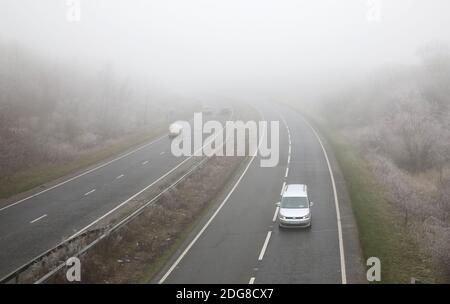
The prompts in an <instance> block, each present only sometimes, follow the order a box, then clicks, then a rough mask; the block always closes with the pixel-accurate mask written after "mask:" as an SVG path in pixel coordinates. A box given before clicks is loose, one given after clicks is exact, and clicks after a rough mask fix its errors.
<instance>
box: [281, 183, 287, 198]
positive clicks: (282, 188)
mask: <svg viewBox="0 0 450 304" xmlns="http://www.w3.org/2000/svg"><path fill="white" fill-rule="evenodd" d="M285 187H286V182H283V186H282V187H281V192H280V195H283V192H284V188H285Z"/></svg>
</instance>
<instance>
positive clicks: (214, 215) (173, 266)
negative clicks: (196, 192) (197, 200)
mask: <svg viewBox="0 0 450 304" xmlns="http://www.w3.org/2000/svg"><path fill="white" fill-rule="evenodd" d="M261 116H262V115H261ZM265 133H266V131H264V133H263V135H262V136H261V137H260V141H259V145H258V149H256V151H255V153H254V154H253V155H252V158H251V159H250V161H249V162H248V164H247V166H246V167H245V169H244V171H243V172H242V174H241V176H240V177H239V179H238V180H237V181H236V183H235V184H234V185H233V187H232V188H231V189H230V191H229V192H228V194H227V196H226V197H225V199H224V200H223V201H222V203H220V205H219V207H218V208H217V210H216V211H215V212H214V213H213V215H212V216H211V217H210V218H209V220H208V221H207V222H206V224H205V225H204V226H203V227H202V229H201V230H200V231H199V232H198V233H197V235H196V236H195V237H194V239H193V240H192V241H191V242H190V243H189V245H188V246H187V247H186V248H185V249H184V251H183V252H182V253H181V254H180V256H179V257H178V258H177V259H176V260H175V262H174V263H173V264H172V266H170V268H169V270H167V272H166V273H165V274H164V276H163V277H162V278H161V279H160V280H159V282H158V283H159V284H162V283H164V281H165V280H167V278H168V277H169V275H170V274H171V273H172V272H173V270H174V269H175V268H176V267H177V266H178V264H179V263H180V262H181V260H182V259H183V258H184V257H185V256H186V254H187V253H188V252H189V250H191V248H192V246H194V244H195V243H196V242H197V240H198V239H199V238H200V236H202V234H203V233H204V232H205V230H206V228H208V226H209V225H210V224H211V222H212V221H213V220H214V218H215V217H216V216H217V214H219V212H220V210H221V209H222V208H223V206H224V205H225V204H226V203H227V202H228V199H229V198H230V197H231V195H232V194H233V192H234V190H236V188H237V186H238V185H239V183H240V182H241V180H242V179H243V178H244V175H245V173H247V171H248V169H249V168H250V165H251V164H252V163H253V160H254V159H255V157H256V155H257V154H258V150H259V146H260V145H261V142H262V138H263V136H266V134H265Z"/></svg>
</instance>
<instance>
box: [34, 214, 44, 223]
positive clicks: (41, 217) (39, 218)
mask: <svg viewBox="0 0 450 304" xmlns="http://www.w3.org/2000/svg"><path fill="white" fill-rule="evenodd" d="M46 216H47V214H44V215H42V216H40V217H38V218H37V219H34V220H32V221H31V222H30V224H34V223H36V222H37V221H40V220H42V219H43V218H44V217H46Z"/></svg>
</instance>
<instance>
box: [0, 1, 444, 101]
mask: <svg viewBox="0 0 450 304" xmlns="http://www.w3.org/2000/svg"><path fill="white" fill-rule="evenodd" d="M72 2H73V1H72ZM72 2H71V1H68V2H66V1H61V0H53V1H51V0H45V1H33V0H20V1H17V0H2V1H1V3H0V39H1V41H2V42H5V41H6V42H8V43H13V44H18V45H21V46H25V47H27V48H28V49H30V50H33V51H36V52H37V53H39V54H42V55H44V56H46V57H48V58H50V59H51V60H54V61H58V62H64V63H65V64H72V65H73V66H77V67H83V68H85V69H92V70H96V69H97V70H98V69H100V68H101V67H102V66H104V65H105V64H109V65H111V66H112V67H113V69H114V70H115V71H116V72H117V73H119V74H120V75H123V76H124V77H125V78H128V79H131V80H132V82H133V83H140V84H143V85H146V86H155V87H160V88H164V89H165V90H170V91H172V92H174V93H175V92H176V93H180V94H188V95H189V94H193V95H195V94H198V95H199V96H201V94H203V93H206V92H213V93H214V92H215V93H223V94H228V95H233V94H235V93H236V95H237V96H239V94H242V93H244V92H245V94H247V95H248V96H252V94H258V93H259V94H260V95H264V94H266V93H269V92H271V93H272V94H273V96H277V94H282V95H280V96H283V95H286V94H288V95H289V94H294V95H295V94H299V92H296V91H295V90H298V89H299V88H300V89H301V88H304V89H305V88H308V86H309V85H310V84H314V83H315V84H320V83H322V84H323V83H325V84H327V83H333V82H334V80H335V78H336V79H342V77H344V76H346V75H351V73H355V72H360V71H371V70H373V69H375V68H378V67H380V66H384V65H392V64H409V63H414V62H416V61H417V56H416V55H417V50H418V48H420V47H422V46H423V45H426V44H429V43H435V42H442V41H443V42H446V41H449V40H450V30H449V29H450V18H448V16H449V9H450V3H449V2H448V1H446V0H433V1H420V0H409V1H408V0H397V1H365V0H350V1H332V0H328V1H325V0H321V1H291V0H289V1H288V0H285V1H274V0H270V1H269V0H244V1H243V0H227V1H211V0H191V1H183V0H168V1H125V0H122V1H119V0H90V1H86V0H85V1H83V0H82V1H81V2H80V9H81V10H80V12H81V15H80V16H81V19H80V20H79V21H75V22H71V20H70V18H68V17H67V15H68V14H69V12H70V9H71V8H73V7H74V5H75V6H76V1H75V4H73V3H72ZM72 21H73V20H72ZM263 88H265V89H263ZM289 91H290V92H289ZM253 96H257V95H253Z"/></svg>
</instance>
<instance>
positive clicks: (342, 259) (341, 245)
mask: <svg viewBox="0 0 450 304" xmlns="http://www.w3.org/2000/svg"><path fill="white" fill-rule="evenodd" d="M302 118H303V116H302ZM303 121H304V122H305V123H306V124H307V125H308V126H309V127H310V128H311V130H312V131H313V133H314V135H315V136H316V138H317V140H318V142H319V144H320V146H321V147H322V151H323V154H324V156H325V160H326V162H327V165H328V171H329V173H330V178H331V184H332V186H333V195H334V204H335V207H336V219H337V226H338V239H339V254H340V262H341V280H342V284H347V274H346V270H345V252H344V242H343V238H342V225H341V213H340V211H339V200H338V197H337V191H336V183H335V181H334V175H333V170H332V169H331V164H330V160H329V159H328V154H327V151H326V149H325V147H324V145H323V143H322V140H321V139H320V137H319V134H318V133H317V132H316V130H315V129H314V128H313V126H312V125H311V124H310V123H309V122H308V121H307V120H306V119H305V118H303Z"/></svg>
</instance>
